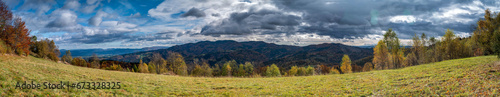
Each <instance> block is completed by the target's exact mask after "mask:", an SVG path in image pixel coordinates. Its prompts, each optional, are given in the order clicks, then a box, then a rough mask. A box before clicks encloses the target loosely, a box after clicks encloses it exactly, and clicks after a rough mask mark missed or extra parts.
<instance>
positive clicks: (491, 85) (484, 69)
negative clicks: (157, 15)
mask: <svg viewBox="0 0 500 97" xmlns="http://www.w3.org/2000/svg"><path fill="white" fill-rule="evenodd" d="M0 66H1V67H2V68H0V74H1V75H0V86H1V87H2V88H1V89H0V91H1V92H0V95H1V96H32V95H38V96H47V95H50V96H52V95H53V96H85V95H88V96H120V95H121V96H133V95H135V96H160V95H162V96H165V95H172V96H201V95H205V96H244V95H246V96H313V95H315V96H334V95H337V96H396V95H398V96H499V95H500V94H499V91H500V83H499V82H500V63H499V62H498V59H497V58H496V56H481V57H471V58H464V59H455V60H447V61H442V62H437V63H430V64H422V65H418V66H411V67H406V68H401V69H394V70H378V71H370V72H360V73H351V74H340V75H315V76H300V77H274V78H203V77H181V76H169V75H156V74H144V73H132V72H119V71H107V70H100V69H91V68H85V67H77V66H73V65H67V64H61V63H55V62H53V61H49V60H45V59H40V58H34V57H19V56H10V55H2V56H0ZM24 81H34V82H36V83H42V82H51V83H57V82H59V81H70V82H83V81H92V82H94V81H98V82H121V83H122V88H121V89H114V90H106V89H104V90H102V89H101V90H87V89H83V90H76V89H69V90H42V89H40V90H19V89H14V88H15V84H16V82H24Z"/></svg>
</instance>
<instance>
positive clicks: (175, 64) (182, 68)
mask: <svg viewBox="0 0 500 97" xmlns="http://www.w3.org/2000/svg"><path fill="white" fill-rule="evenodd" d="M167 60H168V61H167V62H168V65H169V68H170V69H171V70H172V71H173V72H174V73H175V74H177V75H182V76H185V75H187V74H188V73H187V66H186V62H185V61H184V57H182V55H181V54H179V53H176V52H169V56H168V58H167Z"/></svg>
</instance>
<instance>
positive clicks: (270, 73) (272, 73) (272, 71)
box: [266, 64, 281, 77]
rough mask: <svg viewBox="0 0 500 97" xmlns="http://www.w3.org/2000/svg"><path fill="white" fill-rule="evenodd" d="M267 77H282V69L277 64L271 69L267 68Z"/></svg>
mask: <svg viewBox="0 0 500 97" xmlns="http://www.w3.org/2000/svg"><path fill="white" fill-rule="evenodd" d="M266 76H268V77H278V76H281V73H280V69H279V68H278V66H276V64H272V65H271V66H270V67H268V68H267V70H266Z"/></svg>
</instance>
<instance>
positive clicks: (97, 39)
mask: <svg viewBox="0 0 500 97" xmlns="http://www.w3.org/2000/svg"><path fill="white" fill-rule="evenodd" d="M130 38H132V37H131V36H130V35H127V34H123V33H120V34H95V35H75V36H73V37H71V39H69V40H68V41H69V42H70V43H83V44H97V43H106V42H114V41H122V40H124V39H130Z"/></svg>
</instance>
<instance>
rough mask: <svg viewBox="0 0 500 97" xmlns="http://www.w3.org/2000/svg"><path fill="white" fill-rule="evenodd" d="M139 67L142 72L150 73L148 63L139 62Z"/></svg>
mask: <svg viewBox="0 0 500 97" xmlns="http://www.w3.org/2000/svg"><path fill="white" fill-rule="evenodd" d="M138 68H139V72H140V73H149V69H148V64H146V63H142V64H139V67H138Z"/></svg>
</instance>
